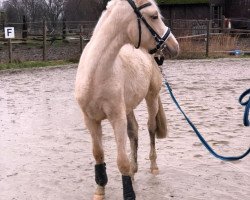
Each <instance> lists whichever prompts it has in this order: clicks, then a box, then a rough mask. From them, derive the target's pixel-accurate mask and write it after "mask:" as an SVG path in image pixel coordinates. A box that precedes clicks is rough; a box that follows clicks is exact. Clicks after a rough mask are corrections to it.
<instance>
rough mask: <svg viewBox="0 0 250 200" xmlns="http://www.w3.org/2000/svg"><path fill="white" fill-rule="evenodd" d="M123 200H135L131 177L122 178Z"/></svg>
mask: <svg viewBox="0 0 250 200" xmlns="http://www.w3.org/2000/svg"><path fill="white" fill-rule="evenodd" d="M122 185H123V199H124V200H135V192H134V190H133V185H132V180H131V177H130V176H122Z"/></svg>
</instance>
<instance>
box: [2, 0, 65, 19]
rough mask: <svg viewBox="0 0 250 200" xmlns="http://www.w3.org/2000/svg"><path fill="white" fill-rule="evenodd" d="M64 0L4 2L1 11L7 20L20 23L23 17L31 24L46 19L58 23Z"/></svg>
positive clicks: (6, 0)
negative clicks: (4, 13) (3, 11)
mask: <svg viewBox="0 0 250 200" xmlns="http://www.w3.org/2000/svg"><path fill="white" fill-rule="evenodd" d="M64 1H65V0H5V1H4V2H3V9H4V10H5V12H6V15H7V20H8V21H13V22H21V21H22V18H23V15H26V17H27V19H28V20H29V21H31V22H34V21H41V20H42V19H47V20H48V21H58V20H60V19H61V18H62V16H63V12H64Z"/></svg>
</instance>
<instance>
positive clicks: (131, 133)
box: [127, 111, 138, 179]
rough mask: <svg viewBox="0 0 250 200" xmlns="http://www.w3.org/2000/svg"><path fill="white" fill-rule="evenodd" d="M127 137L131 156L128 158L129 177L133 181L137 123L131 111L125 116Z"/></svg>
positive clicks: (135, 170)
mask: <svg viewBox="0 0 250 200" xmlns="http://www.w3.org/2000/svg"><path fill="white" fill-rule="evenodd" d="M127 122H128V124H127V126H128V128H127V129H128V137H129V140H130V148H131V156H130V171H131V177H132V179H134V174H135V173H136V172H137V170H138V164H137V150H138V123H137V121H136V119H135V115H134V112H133V111H132V112H131V113H129V114H128V115H127Z"/></svg>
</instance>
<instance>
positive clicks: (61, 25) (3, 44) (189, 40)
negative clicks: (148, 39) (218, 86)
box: [0, 20, 250, 63]
mask: <svg viewBox="0 0 250 200" xmlns="http://www.w3.org/2000/svg"><path fill="white" fill-rule="evenodd" d="M165 23H166V24H167V25H168V26H169V27H170V28H171V30H172V32H173V33H174V35H175V36H176V37H177V38H178V39H179V42H180V46H181V49H182V53H190V52H196V53H202V54H204V55H206V56H209V54H210V53H212V52H215V53H216V52H222V51H224V52H230V51H233V50H235V49H243V50H244V51H246V52H249V51H250V45H246V44H248V43H249V44H250V42H249V41H250V40H249V38H250V30H249V29H247V28H246V29H235V28H232V27H231V28H230V27H227V26H226V25H225V26H224V25H223V24H224V22H222V21H221V20H219V21H218V22H216V21H209V20H172V21H170V20H165ZM241 23H242V24H247V25H248V24H250V21H249V20H247V21H242V20H241ZM95 25H96V22H95V21H63V22H52V21H46V22H45V21H43V22H41V21H40V22H27V23H10V22H8V23H4V24H0V63H3V62H8V61H9V62H11V61H12V60H15V61H24V60H53V59H57V60H58V59H72V58H73V59H74V58H76V59H77V57H79V55H80V53H81V52H82V49H83V47H84V45H85V44H86V43H87V42H88V40H89V39H90V37H91V35H92V32H93V29H94V27H95ZM219 25H220V26H219ZM7 26H8V27H14V28H15V35H16V38H15V39H12V40H11V41H10V40H9V41H8V40H6V39H4V27H7ZM246 27H247V26H246ZM242 40H247V42H242ZM216 42H217V43H219V44H221V45H223V50H222V49H221V46H218V45H217V46H216V45H215V44H213V43H216ZM10 44H11V45H10ZM185 45H186V46H185ZM190 45H191V46H193V47H194V48H190ZM9 46H12V49H13V50H10V49H9V48H8V47H9ZM215 46H216V47H215ZM224 47H226V48H224ZM10 51H11V52H10Z"/></svg>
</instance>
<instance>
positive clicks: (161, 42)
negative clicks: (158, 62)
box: [127, 0, 171, 54]
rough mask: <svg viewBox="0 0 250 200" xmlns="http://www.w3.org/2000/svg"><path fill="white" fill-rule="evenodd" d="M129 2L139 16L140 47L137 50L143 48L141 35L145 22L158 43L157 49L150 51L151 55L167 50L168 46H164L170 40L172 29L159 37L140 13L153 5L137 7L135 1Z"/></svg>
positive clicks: (168, 29)
mask: <svg viewBox="0 0 250 200" xmlns="http://www.w3.org/2000/svg"><path fill="white" fill-rule="evenodd" d="M127 1H128V3H129V4H130V5H131V7H132V8H133V9H134V12H135V14H136V15H137V22H138V28H139V40H138V45H137V46H136V47H135V48H137V49H138V48H139V47H140V46H141V34H142V31H141V21H143V23H144V24H145V26H146V27H147V29H148V30H149V32H150V33H151V34H152V36H153V37H154V39H155V41H156V47H155V48H154V49H151V50H149V53H150V54H154V53H156V52H157V51H158V50H160V49H164V48H166V45H165V44H164V42H165V41H166V40H167V39H168V37H169V35H170V33H171V31H170V28H167V31H166V32H165V33H164V35H163V36H162V37H161V36H159V34H158V33H157V32H156V31H155V30H154V29H153V28H152V27H151V26H150V25H149V24H148V22H147V21H146V19H145V18H144V17H143V16H142V14H141V12H140V10H142V9H143V8H146V7H148V6H151V5H152V3H150V2H149V3H146V4H143V5H141V6H139V7H137V6H136V5H135V2H134V1H133V0H127Z"/></svg>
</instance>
